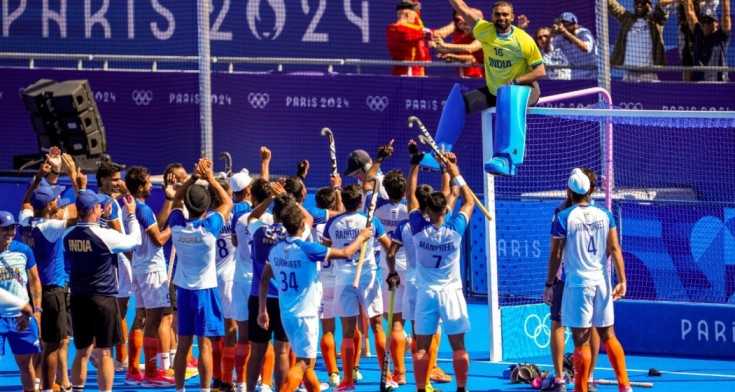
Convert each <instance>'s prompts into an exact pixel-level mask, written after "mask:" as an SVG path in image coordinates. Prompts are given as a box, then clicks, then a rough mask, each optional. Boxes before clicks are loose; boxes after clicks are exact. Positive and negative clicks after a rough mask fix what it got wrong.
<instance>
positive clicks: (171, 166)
mask: <svg viewBox="0 0 735 392" xmlns="http://www.w3.org/2000/svg"><path fill="white" fill-rule="evenodd" d="M176 169H184V165H183V164H182V163H181V162H173V163H169V164H168V165H167V166H166V168H165V169H164V170H163V176H164V177H165V176H166V175H167V174H169V173H171V172H172V171H174V170H176Z"/></svg>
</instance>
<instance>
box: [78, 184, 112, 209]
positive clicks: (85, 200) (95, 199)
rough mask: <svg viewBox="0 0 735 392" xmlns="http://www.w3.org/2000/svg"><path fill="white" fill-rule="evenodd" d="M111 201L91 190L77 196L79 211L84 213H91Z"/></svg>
mask: <svg viewBox="0 0 735 392" xmlns="http://www.w3.org/2000/svg"><path fill="white" fill-rule="evenodd" d="M109 201H110V198H109V197H107V196H103V195H99V194H97V193H95V192H93V191H90V190H84V191H81V192H79V195H77V203H76V204H77V211H79V212H82V213H85V212H89V211H91V210H92V209H93V208H94V207H96V206H97V205H98V204H105V203H106V202H109Z"/></svg>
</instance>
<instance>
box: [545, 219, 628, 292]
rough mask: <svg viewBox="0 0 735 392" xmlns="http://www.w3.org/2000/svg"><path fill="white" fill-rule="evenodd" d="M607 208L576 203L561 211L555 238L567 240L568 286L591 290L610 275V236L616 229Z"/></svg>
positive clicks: (565, 255) (565, 256) (554, 227)
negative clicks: (589, 288)
mask: <svg viewBox="0 0 735 392" xmlns="http://www.w3.org/2000/svg"><path fill="white" fill-rule="evenodd" d="M616 227H617V226H616V223H615V218H614V217H613V215H612V213H610V211H609V210H607V209H606V208H600V207H597V206H593V205H579V204H575V205H573V206H571V207H569V208H567V209H565V210H563V211H561V212H559V213H558V214H557V215H556V216H555V219H554V222H553V223H552V229H551V230H552V232H551V235H552V236H553V237H554V238H563V239H564V240H565V242H564V256H563V260H564V261H563V262H564V268H565V273H566V284H567V285H569V286H571V287H587V286H594V285H597V284H601V283H604V282H605V281H606V278H607V276H608V274H607V268H606V266H607V236H608V233H609V232H610V230H611V229H614V228H616Z"/></svg>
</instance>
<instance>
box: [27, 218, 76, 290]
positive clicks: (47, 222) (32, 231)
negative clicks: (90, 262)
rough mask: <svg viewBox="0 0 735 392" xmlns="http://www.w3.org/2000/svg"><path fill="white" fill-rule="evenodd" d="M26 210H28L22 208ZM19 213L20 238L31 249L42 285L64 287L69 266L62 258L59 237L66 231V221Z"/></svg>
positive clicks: (62, 253) (62, 252) (62, 250)
mask: <svg viewBox="0 0 735 392" xmlns="http://www.w3.org/2000/svg"><path fill="white" fill-rule="evenodd" d="M24 211H28V210H24ZM23 215H24V214H23V212H22V213H21V220H20V223H21V238H22V239H23V242H25V244H26V245H28V246H29V247H30V248H31V249H32V250H33V256H34V258H35V260H36V262H37V263H38V275H39V277H40V279H41V284H42V285H44V286H49V285H53V286H60V287H64V286H66V284H67V283H69V273H68V270H69V266H68V264H67V263H66V262H65V260H64V247H63V245H62V243H61V237H62V236H63V235H64V232H65V231H66V221H63V220H60V219H45V218H33V217H32V213H31V217H28V215H27V213H25V219H23V218H24V216H23Z"/></svg>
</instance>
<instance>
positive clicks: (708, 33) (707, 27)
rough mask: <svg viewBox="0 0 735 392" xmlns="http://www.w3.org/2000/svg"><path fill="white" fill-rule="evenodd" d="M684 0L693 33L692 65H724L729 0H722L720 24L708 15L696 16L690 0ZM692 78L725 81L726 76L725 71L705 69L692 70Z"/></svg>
mask: <svg viewBox="0 0 735 392" xmlns="http://www.w3.org/2000/svg"><path fill="white" fill-rule="evenodd" d="M684 1H685V3H686V18H687V24H688V25H689V29H690V30H691V31H692V33H693V35H694V36H693V38H694V41H693V46H692V49H693V50H694V56H693V58H694V65H695V66H702V65H706V66H714V67H724V66H725V65H726V63H727V62H726V60H725V56H726V55H727V46H728V44H729V42H730V30H731V29H732V20H731V16H730V0H723V1H722V24H720V21H719V20H717V19H716V18H715V17H713V16H710V15H702V16H701V17H697V14H696V12H694V4H693V3H692V0H684ZM692 80H695V81H717V82H726V81H727V80H728V77H727V73H726V72H717V71H705V72H694V73H693V75H692Z"/></svg>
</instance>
